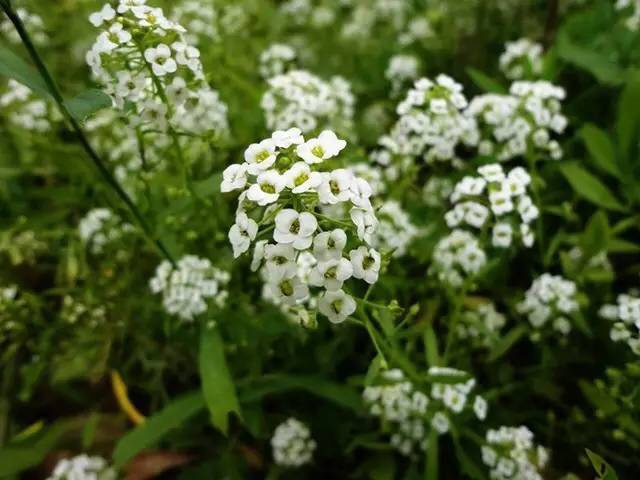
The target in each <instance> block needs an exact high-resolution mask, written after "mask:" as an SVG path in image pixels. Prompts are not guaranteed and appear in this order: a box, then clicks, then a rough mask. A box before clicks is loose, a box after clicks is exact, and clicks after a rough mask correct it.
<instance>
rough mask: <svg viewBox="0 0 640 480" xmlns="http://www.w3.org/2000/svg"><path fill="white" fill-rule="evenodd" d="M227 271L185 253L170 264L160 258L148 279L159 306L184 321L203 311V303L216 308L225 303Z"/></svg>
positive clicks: (204, 305)
mask: <svg viewBox="0 0 640 480" xmlns="http://www.w3.org/2000/svg"><path fill="white" fill-rule="evenodd" d="M229 278H230V276H229V273H228V272H225V271H224V270H220V269H218V268H216V267H214V266H213V265H212V264H211V262H210V261H209V260H207V259H205V258H199V257H196V256H194V255H185V256H184V257H182V258H181V259H180V260H179V261H178V263H177V264H176V266H175V267H174V266H173V265H171V263H170V262H168V261H166V260H165V261H163V262H162V263H161V264H160V265H158V268H157V269H156V273H155V276H154V277H153V278H152V279H151V280H150V282H149V287H150V288H151V291H152V292H153V293H161V294H162V305H163V306H164V309H165V310H166V311H167V313H169V314H171V315H177V316H178V317H180V319H182V320H185V321H193V320H194V318H195V317H196V316H197V315H200V314H202V313H204V312H206V310H207V307H208V305H207V302H208V301H209V300H211V301H213V303H215V304H216V305H217V306H218V307H223V306H224V304H225V303H226V300H227V296H228V292H227V291H226V290H225V286H226V284H227V283H228V282H229Z"/></svg>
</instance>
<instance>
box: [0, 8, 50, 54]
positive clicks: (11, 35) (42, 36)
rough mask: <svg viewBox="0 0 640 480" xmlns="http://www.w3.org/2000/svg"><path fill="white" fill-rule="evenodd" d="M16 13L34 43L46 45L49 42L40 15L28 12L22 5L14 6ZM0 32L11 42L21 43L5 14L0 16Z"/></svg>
mask: <svg viewBox="0 0 640 480" xmlns="http://www.w3.org/2000/svg"><path fill="white" fill-rule="evenodd" d="M16 14H17V15H18V17H20V20H22V23H23V24H24V26H25V28H26V29H27V31H28V32H29V37H31V40H32V41H33V43H35V44H36V45H46V44H47V43H48V42H49V35H48V34H47V32H46V29H45V25H44V22H43V21H42V17H40V15H38V14H35V13H30V12H28V11H27V10H25V9H24V8H22V7H19V8H16ZM0 33H2V35H4V36H5V37H6V38H7V39H8V40H9V41H10V42H12V43H18V44H19V43H21V42H22V40H21V39H20V35H18V31H17V30H16V29H15V27H14V26H13V23H11V21H10V20H9V18H8V17H7V16H5V15H3V16H2V18H0Z"/></svg>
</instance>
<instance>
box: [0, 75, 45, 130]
mask: <svg viewBox="0 0 640 480" xmlns="http://www.w3.org/2000/svg"><path fill="white" fill-rule="evenodd" d="M0 107H2V110H3V113H4V114H5V115H6V116H7V119H8V120H9V122H10V123H11V124H12V125H14V126H16V127H19V128H23V129H25V130H29V131H34V132H39V133H44V132H48V131H49V130H51V119H52V118H53V117H54V116H55V110H52V109H50V106H49V104H48V103H47V102H46V101H45V100H44V99H42V98H39V97H37V96H36V95H35V94H34V93H33V92H32V91H31V89H30V88H28V87H26V86H24V85H22V84H21V83H19V82H16V81H15V80H13V79H9V81H8V83H7V89H6V91H5V92H3V93H2V95H0Z"/></svg>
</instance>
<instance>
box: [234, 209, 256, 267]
mask: <svg viewBox="0 0 640 480" xmlns="http://www.w3.org/2000/svg"><path fill="white" fill-rule="evenodd" d="M257 233H258V224H257V223H256V222H255V220H253V219H251V218H249V217H248V216H247V215H246V214H245V213H243V212H241V213H239V214H238V215H237V216H236V223H234V224H233V225H232V226H231V229H230V230H229V241H230V242H231V246H232V247H233V256H234V257H235V258H238V257H239V256H240V255H242V254H243V253H244V252H246V251H247V250H249V247H250V246H251V242H252V241H253V240H254V239H255V238H256V234H257Z"/></svg>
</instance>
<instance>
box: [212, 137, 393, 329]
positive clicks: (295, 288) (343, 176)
mask: <svg viewBox="0 0 640 480" xmlns="http://www.w3.org/2000/svg"><path fill="white" fill-rule="evenodd" d="M345 146H346V142H345V141H344V140H341V139H339V138H338V137H337V136H336V135H335V133H333V132H332V131H329V130H325V131H323V132H322V133H320V135H319V136H318V137H315V138H310V139H308V140H305V138H304V137H303V136H302V132H301V131H300V130H299V129H298V128H291V129H289V130H286V131H283V130H281V131H276V132H274V133H273V135H272V136H271V137H270V138H267V139H264V140H262V141H260V142H259V143H254V144H251V145H249V147H248V148H247V149H246V150H245V154H244V159H245V162H244V163H242V164H233V165H231V166H229V167H228V168H227V169H226V170H225V171H224V172H223V180H222V185H221V190H222V191H223V192H230V191H233V190H242V193H241V194H240V198H239V201H238V209H237V211H236V221H235V224H234V225H233V226H232V227H231V229H230V230H229V241H230V242H231V246H232V247H233V254H234V257H236V258H237V257H239V256H240V255H242V254H243V253H245V252H246V251H248V250H249V248H250V247H251V244H252V242H253V241H254V240H256V239H257V240H258V241H257V242H256V245H255V249H254V255H253V262H252V268H253V270H257V269H259V268H260V267H261V266H262V269H263V270H262V276H263V278H264V279H265V280H266V282H267V287H266V292H267V296H268V297H269V298H270V299H271V300H272V301H274V302H275V303H277V304H285V305H288V306H289V307H293V308H294V309H295V310H297V311H298V312H299V311H300V308H297V307H301V306H303V305H304V304H309V299H310V296H311V294H312V292H311V290H310V288H309V287H318V288H321V289H323V291H322V292H321V293H320V294H319V296H318V297H317V309H318V311H319V312H320V313H322V314H323V315H324V316H326V317H327V318H328V319H329V320H330V321H331V322H334V323H339V322H342V321H344V320H345V319H346V318H347V317H348V316H350V315H351V314H353V313H354V312H355V310H356V302H355V300H354V299H353V298H352V297H351V296H350V295H349V294H347V293H345V291H344V290H343V288H344V287H345V282H347V281H348V280H349V279H351V278H355V279H360V280H363V281H364V282H366V283H368V284H373V283H375V282H376V281H377V279H378V275H379V272H380V269H381V267H382V258H381V255H380V254H379V253H378V252H377V251H376V250H375V249H374V248H371V247H370V246H369V245H370V244H371V243H372V242H373V238H374V234H375V231H376V228H377V226H378V220H377V218H376V215H375V213H374V210H373V207H372V205H371V201H370V197H371V194H372V192H371V187H370V186H369V184H368V183H367V182H366V180H364V179H362V178H359V177H357V176H355V175H354V174H353V172H351V171H350V170H348V169H345V168H338V169H334V170H326V163H325V162H326V161H328V160H331V159H334V158H336V157H337V156H338V155H339V154H340V152H341V151H342V150H343V149H344V148H345ZM331 161H332V162H333V161H335V160H331ZM326 208H329V209H330V210H332V211H333V210H335V211H340V212H345V214H346V215H348V218H341V217H340V218H336V217H334V216H332V215H330V214H325V213H323V212H324V210H323V209H326ZM272 241H273V243H271V242H272ZM301 264H302V265H303V266H304V268H302V271H303V272H304V273H303V274H302V275H301V274H300V265H301ZM309 267H311V268H309ZM313 304H315V300H314V302H313Z"/></svg>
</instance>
